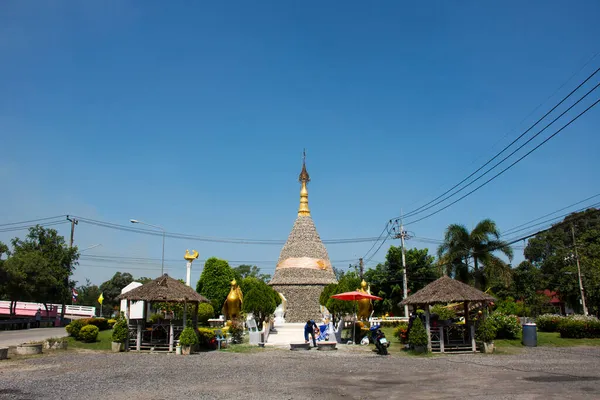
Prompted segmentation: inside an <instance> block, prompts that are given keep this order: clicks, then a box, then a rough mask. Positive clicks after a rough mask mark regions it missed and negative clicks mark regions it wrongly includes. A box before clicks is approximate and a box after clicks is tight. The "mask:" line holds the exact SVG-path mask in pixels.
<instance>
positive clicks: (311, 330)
mask: <svg viewBox="0 0 600 400" xmlns="http://www.w3.org/2000/svg"><path fill="white" fill-rule="evenodd" d="M316 329H319V327H318V326H317V324H316V323H315V321H314V320H312V319H310V320H308V321H306V325H304V343H309V341H308V335H311V336H312V341H313V346H314V347H317V340H316V339H315V330H316Z"/></svg>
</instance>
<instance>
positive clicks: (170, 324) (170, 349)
mask: <svg viewBox="0 0 600 400" xmlns="http://www.w3.org/2000/svg"><path fill="white" fill-rule="evenodd" d="M173 336H174V334H173V320H172V319H171V320H169V351H173V341H174V339H173Z"/></svg>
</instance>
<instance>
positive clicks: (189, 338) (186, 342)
mask: <svg viewBox="0 0 600 400" xmlns="http://www.w3.org/2000/svg"><path fill="white" fill-rule="evenodd" d="M179 344H180V345H182V346H194V345H196V344H198V334H197V333H196V332H195V331H194V328H191V327H189V326H188V327H187V328H185V329H184V330H183V331H182V332H181V335H179Z"/></svg>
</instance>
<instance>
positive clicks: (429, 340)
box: [425, 304, 431, 353]
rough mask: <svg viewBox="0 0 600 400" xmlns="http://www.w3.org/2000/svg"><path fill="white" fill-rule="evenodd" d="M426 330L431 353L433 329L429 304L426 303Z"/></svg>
mask: <svg viewBox="0 0 600 400" xmlns="http://www.w3.org/2000/svg"><path fill="white" fill-rule="evenodd" d="M425 331H426V332H427V352H429V353H431V331H430V326H429V304H426V305H425Z"/></svg>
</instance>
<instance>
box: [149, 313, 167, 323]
mask: <svg viewBox="0 0 600 400" xmlns="http://www.w3.org/2000/svg"><path fill="white" fill-rule="evenodd" d="M163 319H165V317H164V315H162V314H152V315H151V316H150V322H152V323H153V324H157V323H159V322H160V321H162V320H163Z"/></svg>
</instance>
